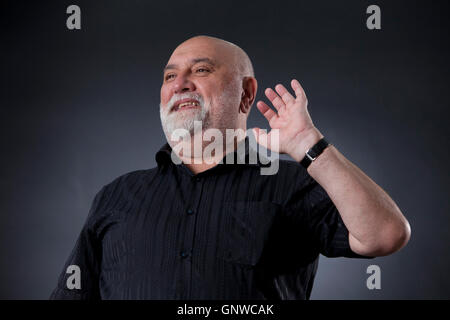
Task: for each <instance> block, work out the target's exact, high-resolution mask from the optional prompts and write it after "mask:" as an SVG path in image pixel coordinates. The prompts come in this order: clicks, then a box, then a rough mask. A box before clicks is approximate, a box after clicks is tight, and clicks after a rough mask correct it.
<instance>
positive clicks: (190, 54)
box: [167, 40, 233, 65]
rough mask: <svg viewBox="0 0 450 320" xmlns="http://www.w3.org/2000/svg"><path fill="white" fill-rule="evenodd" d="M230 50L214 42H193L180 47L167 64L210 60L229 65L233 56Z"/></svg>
mask: <svg viewBox="0 0 450 320" xmlns="http://www.w3.org/2000/svg"><path fill="white" fill-rule="evenodd" d="M230 51H231V50H230V49H229V48H226V47H225V46H223V45H221V44H220V43H215V42H213V41H204V40H193V41H188V42H185V43H182V44H181V45H179V46H178V47H177V48H176V49H175V50H174V51H173V53H172V55H171V56H170V59H169V61H168V62H167V64H171V65H174V64H175V65H179V64H185V63H191V62H192V61H195V60H196V59H199V58H208V59H210V60H211V61H213V62H214V63H216V64H220V65H229V64H230V63H231V62H232V59H233V54H232V52H230Z"/></svg>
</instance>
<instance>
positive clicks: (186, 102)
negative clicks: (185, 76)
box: [171, 99, 200, 111]
mask: <svg viewBox="0 0 450 320" xmlns="http://www.w3.org/2000/svg"><path fill="white" fill-rule="evenodd" d="M199 106H200V103H199V102H198V101H197V100H193V99H183V100H180V101H177V102H176V103H175V104H174V106H173V107H172V110H171V111H179V110H187V109H192V108H198V107H199Z"/></svg>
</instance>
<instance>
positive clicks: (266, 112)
mask: <svg viewBox="0 0 450 320" xmlns="http://www.w3.org/2000/svg"><path fill="white" fill-rule="evenodd" d="M256 107H257V108H258V110H259V111H260V112H261V113H262V115H263V116H264V117H265V118H266V119H267V121H269V122H270V120H271V119H272V118H273V117H276V116H277V114H276V112H275V111H273V110H272V108H270V107H269V106H268V105H267V104H266V103H264V102H262V101H258V103H257V104H256Z"/></svg>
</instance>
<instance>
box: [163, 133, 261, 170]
mask: <svg viewBox="0 0 450 320" xmlns="http://www.w3.org/2000/svg"><path fill="white" fill-rule="evenodd" d="M242 143H244V150H245V152H244V157H245V160H244V161H242V160H241V161H238V157H239V154H238V153H237V152H236V151H234V152H233V157H234V161H233V162H232V163H231V165H250V166H258V167H266V166H270V163H269V162H268V159H267V158H265V157H263V156H262V155H260V154H259V153H258V152H257V151H256V150H254V149H252V148H250V141H249V137H248V136H246V137H245V139H244V140H242V141H241V142H239V145H238V148H237V150H239V147H241V148H242V146H241V144H242ZM251 152H252V153H255V154H256V163H255V160H254V159H250V153H251ZM171 153H172V148H171V147H170V145H169V144H168V143H166V144H164V145H163V146H162V147H161V148H160V149H159V151H158V152H157V153H156V155H155V159H156V163H157V164H158V167H161V166H163V165H167V164H169V163H173V162H172V158H171ZM228 157H230V158H231V156H230V155H228ZM230 158H228V159H230ZM250 160H253V163H250ZM261 160H263V161H261ZM224 164H227V156H225V157H224V158H223V159H222V162H221V163H219V164H218V165H224Z"/></svg>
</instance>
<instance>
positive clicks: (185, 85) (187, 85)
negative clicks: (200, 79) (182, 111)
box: [174, 75, 195, 93]
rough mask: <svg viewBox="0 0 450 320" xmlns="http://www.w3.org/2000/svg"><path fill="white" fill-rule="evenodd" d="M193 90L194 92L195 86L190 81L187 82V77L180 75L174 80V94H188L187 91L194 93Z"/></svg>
mask: <svg viewBox="0 0 450 320" xmlns="http://www.w3.org/2000/svg"><path fill="white" fill-rule="evenodd" d="M194 90H195V85H194V83H193V82H192V81H191V80H189V78H188V77H186V76H182V75H180V76H178V77H177V78H176V79H175V83H174V92H175V93H183V92H189V91H194Z"/></svg>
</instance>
